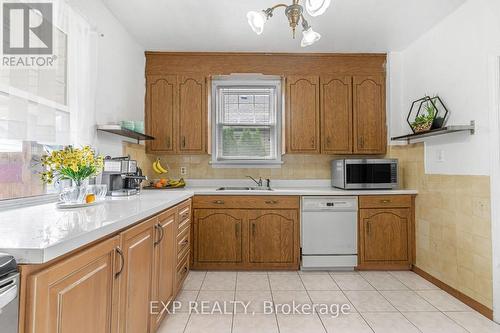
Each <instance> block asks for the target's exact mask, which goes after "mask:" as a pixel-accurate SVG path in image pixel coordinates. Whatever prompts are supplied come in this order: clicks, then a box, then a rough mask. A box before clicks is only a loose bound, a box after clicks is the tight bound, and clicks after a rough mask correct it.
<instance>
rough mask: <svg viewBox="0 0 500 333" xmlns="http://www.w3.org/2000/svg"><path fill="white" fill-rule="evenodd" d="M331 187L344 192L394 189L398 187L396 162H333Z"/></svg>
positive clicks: (378, 160) (359, 160)
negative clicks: (344, 190)
mask: <svg viewBox="0 0 500 333" xmlns="http://www.w3.org/2000/svg"><path fill="white" fill-rule="evenodd" d="M332 186H333V187H337V188H341V189H346V190H353V189H396V188H398V186H399V182H398V160H396V159H343V160H333V161H332Z"/></svg>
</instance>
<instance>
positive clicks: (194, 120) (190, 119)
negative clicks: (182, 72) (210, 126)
mask: <svg viewBox="0 0 500 333" xmlns="http://www.w3.org/2000/svg"><path fill="white" fill-rule="evenodd" d="M178 124H179V136H178V140H179V145H178V146H179V148H178V151H179V152H180V153H193V154H202V153H206V133H207V131H206V126H207V125H206V124H207V93H206V82H205V77H204V76H200V75H190V76H182V77H181V78H180V82H179V114H178Z"/></svg>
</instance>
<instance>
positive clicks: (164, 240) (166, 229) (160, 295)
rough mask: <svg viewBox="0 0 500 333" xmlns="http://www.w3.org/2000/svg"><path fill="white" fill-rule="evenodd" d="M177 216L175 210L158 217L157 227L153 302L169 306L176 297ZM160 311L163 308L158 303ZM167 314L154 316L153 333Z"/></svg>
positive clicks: (162, 313) (161, 313)
mask: <svg viewBox="0 0 500 333" xmlns="http://www.w3.org/2000/svg"><path fill="white" fill-rule="evenodd" d="M176 214H177V211H176V210H175V209H171V210H168V211H166V212H164V213H161V214H160V215H158V223H157V224H156V226H155V229H156V232H155V233H156V235H155V241H154V264H153V285H152V293H151V294H152V296H151V300H152V301H155V302H163V303H164V304H167V303H168V302H169V301H172V300H173V297H174V277H175V266H176V255H175V253H176V251H175V248H176V239H175V238H176V234H177V230H176V229H177V228H176V220H175V218H176ZM158 309H160V310H162V309H163V306H162V304H161V303H158ZM166 314H167V313H166V312H160V313H159V314H153V315H152V324H151V331H154V330H156V328H157V327H158V325H159V324H160V322H161V321H162V319H163V318H164V317H165V315H166Z"/></svg>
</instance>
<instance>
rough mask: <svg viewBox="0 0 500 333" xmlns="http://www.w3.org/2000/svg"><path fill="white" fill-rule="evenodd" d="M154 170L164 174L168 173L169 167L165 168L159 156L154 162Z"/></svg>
mask: <svg viewBox="0 0 500 333" xmlns="http://www.w3.org/2000/svg"><path fill="white" fill-rule="evenodd" d="M153 170H154V171H155V172H156V173H157V174H159V175H162V174H164V173H168V169H165V168H164V167H163V166H162V165H161V162H160V159H159V158H158V159H157V160H156V161H155V162H154V163H153Z"/></svg>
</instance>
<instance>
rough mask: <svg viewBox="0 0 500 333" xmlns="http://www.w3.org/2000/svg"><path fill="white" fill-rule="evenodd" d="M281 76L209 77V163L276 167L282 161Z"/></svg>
mask: <svg viewBox="0 0 500 333" xmlns="http://www.w3.org/2000/svg"><path fill="white" fill-rule="evenodd" d="M282 100H283V96H282V89H281V78H280V77H278V76H266V75H227V76H218V77H215V78H214V79H213V80H212V137H213V138H214V140H213V142H212V166H213V167H232V168H234V167H239V166H240V167H244V168H248V167H252V166H254V167H276V166H278V167H279V166H280V165H281V163H282V161H281V115H282V105H283V102H282Z"/></svg>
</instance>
